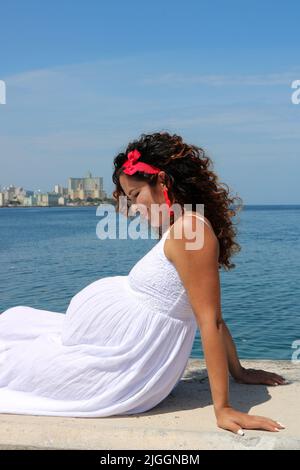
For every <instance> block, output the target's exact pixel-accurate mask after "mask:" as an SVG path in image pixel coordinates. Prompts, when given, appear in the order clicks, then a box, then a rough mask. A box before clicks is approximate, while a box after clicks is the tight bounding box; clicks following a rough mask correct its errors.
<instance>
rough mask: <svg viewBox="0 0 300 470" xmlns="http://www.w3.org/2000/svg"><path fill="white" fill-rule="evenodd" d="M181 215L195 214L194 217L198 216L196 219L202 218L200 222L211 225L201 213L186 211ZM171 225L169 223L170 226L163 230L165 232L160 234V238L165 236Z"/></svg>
mask: <svg viewBox="0 0 300 470" xmlns="http://www.w3.org/2000/svg"><path fill="white" fill-rule="evenodd" d="M183 215H195V216H196V217H198V219H200V220H202V222H204V223H206V225H207V226H208V227H210V228H211V225H210V224H209V223H208V222H207V220H205V219H204V216H203V215H202V214H199V212H191V211H189V212H188V211H186V212H184V214H183ZM172 227H173V225H170V227H168V228H167V230H165V232H164V233H163V234H162V237H161V238H163V237H165V236H167V234H168V233H169V231H170V230H171V228H172Z"/></svg>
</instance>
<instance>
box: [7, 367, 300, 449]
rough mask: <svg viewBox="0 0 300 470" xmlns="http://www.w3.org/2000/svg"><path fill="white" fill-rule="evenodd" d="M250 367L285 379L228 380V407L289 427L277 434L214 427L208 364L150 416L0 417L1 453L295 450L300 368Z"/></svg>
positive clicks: (299, 444) (299, 437)
mask: <svg viewBox="0 0 300 470" xmlns="http://www.w3.org/2000/svg"><path fill="white" fill-rule="evenodd" d="M242 364H243V365H244V366H245V367H252V368H258V369H265V370H269V371H271V372H277V373H279V374H281V375H283V376H284V377H285V378H286V379H287V380H289V382H290V383H289V384H287V385H280V386H277V387H271V386H264V385H242V384H237V383H235V382H234V381H232V380H231V383H230V388H231V402H232V405H233V406H234V407H236V408H237V409H239V410H241V411H245V412H250V413H251V414H256V415H261V416H267V417H270V418H272V419H275V420H278V421H280V422H281V423H283V424H285V425H286V429H284V430H281V431H280V432H278V433H275V432H267V431H254V430H246V431H245V436H237V435H234V434H233V433H231V432H229V431H224V430H222V429H220V428H218V427H217V426H216V423H215V416H214V412H213V407H212V402H211V397H210V389H209V383H208V378H207V373H206V369H205V363H204V361H203V360H198V359H189V362H188V365H187V368H186V370H185V373H184V376H183V378H182V379H181V381H180V382H179V383H178V384H177V386H176V387H175V388H174V389H173V391H172V393H170V395H169V396H168V397H167V398H166V399H165V400H163V401H162V402H161V403H160V404H159V405H157V406H156V407H155V408H152V410H149V411H148V412H145V413H141V414H136V415H128V416H112V417H106V418H60V417H52V416H51V417H48V416H28V415H13V414H1V415H0V449H7V450H8V449H32V450H34V449H103V450H113V449H158V450H159V449H168V450H172V449H179V450H184V449H186V450H204V449H246V450H249V449H298V450H300V400H299V398H300V394H299V392H300V363H299V364H292V363H291V362H290V361H268V360H257V361H247V360H242Z"/></svg>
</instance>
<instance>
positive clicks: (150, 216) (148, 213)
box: [120, 171, 166, 227]
mask: <svg viewBox="0 0 300 470" xmlns="http://www.w3.org/2000/svg"><path fill="white" fill-rule="evenodd" d="M163 182H164V172H163V171H161V172H160V173H158V178H157V183H156V185H155V186H150V185H149V184H148V183H147V182H146V181H139V180H137V179H135V178H134V175H132V176H129V175H126V174H121V176H120V185H121V187H122V189H123V191H124V193H125V195H126V196H127V198H128V200H129V201H130V202H131V204H134V205H135V208H136V209H138V210H139V211H140V212H141V216H142V217H145V218H146V219H147V220H149V222H150V224H151V225H152V226H155V227H157V226H160V225H161V224H162V218H163V215H162V214H165V211H163V212H162V213H161V211H159V210H158V208H159V205H160V204H165V203H166V201H165V197H164V193H163V190H164V187H165V186H164V183H163ZM155 204H157V206H155Z"/></svg>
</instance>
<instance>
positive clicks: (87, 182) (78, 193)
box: [68, 172, 106, 200]
mask: <svg viewBox="0 0 300 470" xmlns="http://www.w3.org/2000/svg"><path fill="white" fill-rule="evenodd" d="M68 193H69V195H70V197H71V198H72V199H75V198H79V199H82V200H83V199H86V198H88V197H92V198H99V199H104V198H106V192H105V191H104V190H103V178H102V177H101V176H94V177H93V176H92V174H91V172H88V174H87V176H86V177H84V178H69V180H68Z"/></svg>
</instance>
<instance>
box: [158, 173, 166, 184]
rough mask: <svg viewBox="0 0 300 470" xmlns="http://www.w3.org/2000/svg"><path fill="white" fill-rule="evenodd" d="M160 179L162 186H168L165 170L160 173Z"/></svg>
mask: <svg viewBox="0 0 300 470" xmlns="http://www.w3.org/2000/svg"><path fill="white" fill-rule="evenodd" d="M158 181H159V184H160V185H161V187H162V188H163V187H164V186H166V173H165V172H164V171H163V170H162V171H160V172H159V173H158Z"/></svg>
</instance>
